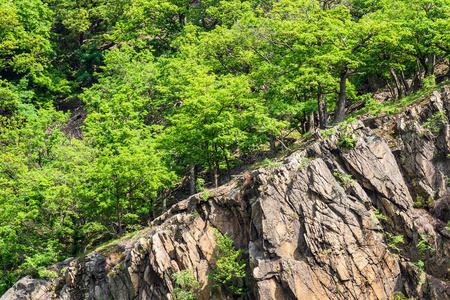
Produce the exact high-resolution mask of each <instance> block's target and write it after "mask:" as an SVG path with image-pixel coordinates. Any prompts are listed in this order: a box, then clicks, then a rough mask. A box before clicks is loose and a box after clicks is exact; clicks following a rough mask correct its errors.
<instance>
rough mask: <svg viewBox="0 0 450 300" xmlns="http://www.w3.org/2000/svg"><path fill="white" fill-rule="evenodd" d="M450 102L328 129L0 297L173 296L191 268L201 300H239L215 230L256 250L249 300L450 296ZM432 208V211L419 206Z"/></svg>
mask: <svg viewBox="0 0 450 300" xmlns="http://www.w3.org/2000/svg"><path fill="white" fill-rule="evenodd" d="M449 95H450V88H449V87H444V88H443V89H442V91H441V93H439V92H435V93H433V95H432V97H431V98H430V99H426V100H425V101H423V102H422V103H420V104H418V105H416V106H413V107H411V108H408V109H407V110H405V111H403V112H401V113H399V114H397V115H394V116H385V117H382V118H378V119H376V120H375V119H372V120H371V119H365V120H364V122H361V121H360V122H356V123H352V124H350V125H348V126H347V127H344V128H337V127H336V128H335V130H328V131H327V132H326V133H322V134H319V133H318V132H317V133H315V134H313V136H312V138H311V141H310V145H309V146H308V147H307V148H306V149H304V150H303V151H301V152H297V153H294V154H292V155H291V156H289V157H287V158H285V159H284V162H283V166H280V167H276V168H266V169H259V170H256V171H253V172H251V173H249V174H248V175H246V176H242V177H241V178H239V179H236V180H234V181H232V182H230V183H229V184H227V185H225V186H222V187H220V188H218V189H215V190H211V191H209V192H206V193H203V194H197V195H195V196H192V197H190V198H189V199H186V200H184V201H181V202H179V203H178V204H176V205H175V206H173V207H172V208H171V209H170V210H169V211H168V212H167V213H165V214H164V215H162V216H161V217H160V218H158V219H156V220H155V221H154V222H152V224H151V226H150V227H149V228H147V229H145V230H143V231H141V232H139V233H138V234H136V235H135V236H134V237H132V238H130V239H127V240H122V241H120V242H116V243H112V244H111V245H109V246H108V247H107V248H102V249H98V251H97V252H93V253H91V254H88V255H86V256H83V257H80V258H71V259H67V260H66V261H64V262H61V263H58V264H56V265H54V266H52V267H50V270H54V271H56V272H57V274H58V277H56V278H46V279H42V280H37V279H31V278H28V277H26V278H23V279H22V280H20V281H19V282H18V283H16V284H15V285H14V287H12V288H11V289H10V290H9V291H8V292H7V293H6V294H5V295H4V296H3V297H2V298H0V299H1V300H6V299H111V298H112V299H121V300H122V299H123V300H125V299H171V295H170V293H171V291H172V290H173V288H174V283H173V280H172V278H171V275H172V274H173V273H175V272H178V271H180V270H183V269H192V270H194V271H195V272H194V273H195V277H196V278H197V279H198V281H199V282H200V288H199V291H198V299H221V298H222V299H223V298H226V297H230V295H229V294H227V291H226V290H225V289H220V288H211V287H210V285H211V283H212V282H211V280H209V279H208V276H207V274H208V273H209V272H210V270H211V267H212V265H213V256H212V253H213V252H214V247H215V237H214V234H213V232H212V228H217V229H218V230H219V231H220V232H222V233H227V234H228V235H229V236H231V237H232V238H233V240H234V245H235V246H236V247H237V248H245V249H247V251H246V252H245V256H248V259H249V263H248V268H249V273H250V274H251V276H249V280H248V282H249V291H250V293H249V295H248V296H246V297H245V298H250V299H391V298H392V297H393V296H394V293H395V292H402V293H404V294H405V295H406V296H408V297H418V298H420V299H450V296H449V295H450V284H449V283H448V280H449V279H450V272H449V266H450V263H449V262H450V261H449V255H450V232H449V231H448V229H447V228H446V223H447V222H448V221H449V217H450V216H449V202H450V196H449V192H450V191H449V187H448V177H446V176H449V175H450V159H449V157H448V155H449V154H450V126H449V125H448V118H447V117H446V116H448V115H449V113H450V99H449ZM443 112H445V114H444V113H443ZM435 116H439V118H435ZM424 124H425V126H424ZM322 135H323V137H322ZM345 139H347V140H351V141H355V144H354V147H352V145H351V144H352V143H350V145H349V144H347V143H343V141H344V140H345ZM345 146H347V147H349V148H350V149H346V148H344V147H345ZM350 175H351V177H350ZM423 199H430V200H427V201H429V203H428V204H427V205H428V206H429V207H428V208H427V209H423V208H414V206H413V203H414V201H413V200H415V203H416V205H415V206H416V207H417V206H418V205H419V206H420V205H422V204H421V201H422V202H423ZM431 199H435V202H434V204H431V203H432V201H431ZM417 203H418V204H417ZM422 206H423V205H422ZM395 236H403V240H404V241H403V243H401V242H396V241H395V240H394V237H395ZM424 247H425V248H424ZM395 248H397V249H398V250H395ZM433 249H434V251H433ZM419 261H424V266H423V267H418V266H416V265H415V264H413V262H416V263H417V262H419ZM418 265H420V263H419V264H418Z"/></svg>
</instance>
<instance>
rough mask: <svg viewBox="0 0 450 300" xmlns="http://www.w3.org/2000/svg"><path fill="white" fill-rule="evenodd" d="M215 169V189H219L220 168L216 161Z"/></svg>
mask: <svg viewBox="0 0 450 300" xmlns="http://www.w3.org/2000/svg"><path fill="white" fill-rule="evenodd" d="M213 168H214V187H216V188H217V187H219V179H218V177H219V174H218V166H217V162H216V161H214V162H213Z"/></svg>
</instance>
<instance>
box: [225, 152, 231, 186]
mask: <svg viewBox="0 0 450 300" xmlns="http://www.w3.org/2000/svg"><path fill="white" fill-rule="evenodd" d="M224 153H225V155H224V157H225V163H226V164H227V176H228V181H231V172H230V171H231V170H230V162H229V161H228V157H227V154H226V152H225V151H224Z"/></svg>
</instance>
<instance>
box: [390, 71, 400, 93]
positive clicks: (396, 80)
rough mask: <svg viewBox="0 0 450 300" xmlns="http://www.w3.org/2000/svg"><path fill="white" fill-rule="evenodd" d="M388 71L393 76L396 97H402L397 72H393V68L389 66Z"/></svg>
mask: <svg viewBox="0 0 450 300" xmlns="http://www.w3.org/2000/svg"><path fill="white" fill-rule="evenodd" d="M390 71H391V75H392V78H394V83H395V86H396V88H397V99H401V98H403V91H402V86H401V84H400V81H399V80H398V77H397V74H396V73H395V70H394V68H391V70H390Z"/></svg>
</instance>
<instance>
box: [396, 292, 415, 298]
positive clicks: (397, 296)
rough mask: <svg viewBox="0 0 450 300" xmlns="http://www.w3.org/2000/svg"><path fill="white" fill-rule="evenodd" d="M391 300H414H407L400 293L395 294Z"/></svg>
mask: <svg viewBox="0 0 450 300" xmlns="http://www.w3.org/2000/svg"><path fill="white" fill-rule="evenodd" d="M391 300H414V298H408V297H406V296H405V295H403V293H402V292H395V293H394V295H393V298H391Z"/></svg>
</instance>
